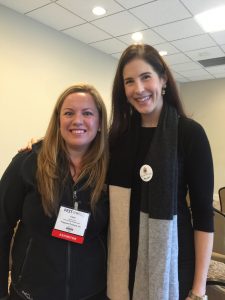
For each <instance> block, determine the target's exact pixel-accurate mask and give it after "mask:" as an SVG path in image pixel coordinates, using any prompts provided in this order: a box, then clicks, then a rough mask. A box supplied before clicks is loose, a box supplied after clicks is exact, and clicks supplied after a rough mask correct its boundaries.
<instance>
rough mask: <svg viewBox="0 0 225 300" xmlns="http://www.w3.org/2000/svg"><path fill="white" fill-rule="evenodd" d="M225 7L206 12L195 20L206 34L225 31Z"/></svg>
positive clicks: (198, 15)
mask: <svg viewBox="0 0 225 300" xmlns="http://www.w3.org/2000/svg"><path fill="white" fill-rule="evenodd" d="M224 16H225V5H223V6H218V7H216V8H213V9H210V10H206V11H204V12H202V13H200V14H197V15H196V16H195V17H194V18H195V20H196V21H197V22H198V24H199V25H200V26H201V27H202V28H203V30H204V31H205V32H216V31H222V30H225V17H224Z"/></svg>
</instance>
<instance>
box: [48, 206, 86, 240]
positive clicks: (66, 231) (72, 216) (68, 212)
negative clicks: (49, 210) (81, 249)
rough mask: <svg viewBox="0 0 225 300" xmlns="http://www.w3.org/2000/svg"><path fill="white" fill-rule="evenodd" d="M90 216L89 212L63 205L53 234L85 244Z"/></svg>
mask: <svg viewBox="0 0 225 300" xmlns="http://www.w3.org/2000/svg"><path fill="white" fill-rule="evenodd" d="M89 216H90V214H89V213H86V212H83V211H79V210H76V209H72V208H68V207H65V206H61V207H60V210H59V214H58V217H57V220H56V223H55V227H54V229H53V230H52V236H54V237H56V238H59V239H63V240H67V241H71V242H73V243H78V244H83V242H84V234H85V231H86V228H87V224H88V219H89Z"/></svg>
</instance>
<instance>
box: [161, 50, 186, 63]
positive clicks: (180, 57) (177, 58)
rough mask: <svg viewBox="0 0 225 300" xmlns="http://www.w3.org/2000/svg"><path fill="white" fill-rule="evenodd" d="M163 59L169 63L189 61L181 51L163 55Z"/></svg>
mask: <svg viewBox="0 0 225 300" xmlns="http://www.w3.org/2000/svg"><path fill="white" fill-rule="evenodd" d="M164 59H165V60H166V62H168V63H169V64H172V65H173V64H180V63H185V62H189V61H191V60H190V58H188V57H187V56H186V55H184V54H183V53H178V54H172V55H166V56H164Z"/></svg>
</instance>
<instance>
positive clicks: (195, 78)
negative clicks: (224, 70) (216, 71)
mask: <svg viewBox="0 0 225 300" xmlns="http://www.w3.org/2000/svg"><path fill="white" fill-rule="evenodd" d="M187 78H188V79H190V81H201V80H209V79H214V78H215V77H214V76H212V75H210V74H201V75H194V74H193V73H190V75H189V76H187Z"/></svg>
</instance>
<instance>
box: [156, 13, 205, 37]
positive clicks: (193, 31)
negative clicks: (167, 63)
mask: <svg viewBox="0 0 225 300" xmlns="http://www.w3.org/2000/svg"><path fill="white" fill-rule="evenodd" d="M154 30H155V31H156V32H157V33H158V34H160V35H161V36H162V37H164V38H165V39H167V40H168V41H173V40H177V39H182V38H187V37H190V36H194V35H199V34H203V33H204V31H203V30H202V29H201V27H200V26H199V25H198V24H197V23H196V22H195V20H193V19H191V18H190V19H186V20H182V21H178V22H174V23H169V24H167V25H162V26H159V27H156V28H154Z"/></svg>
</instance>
